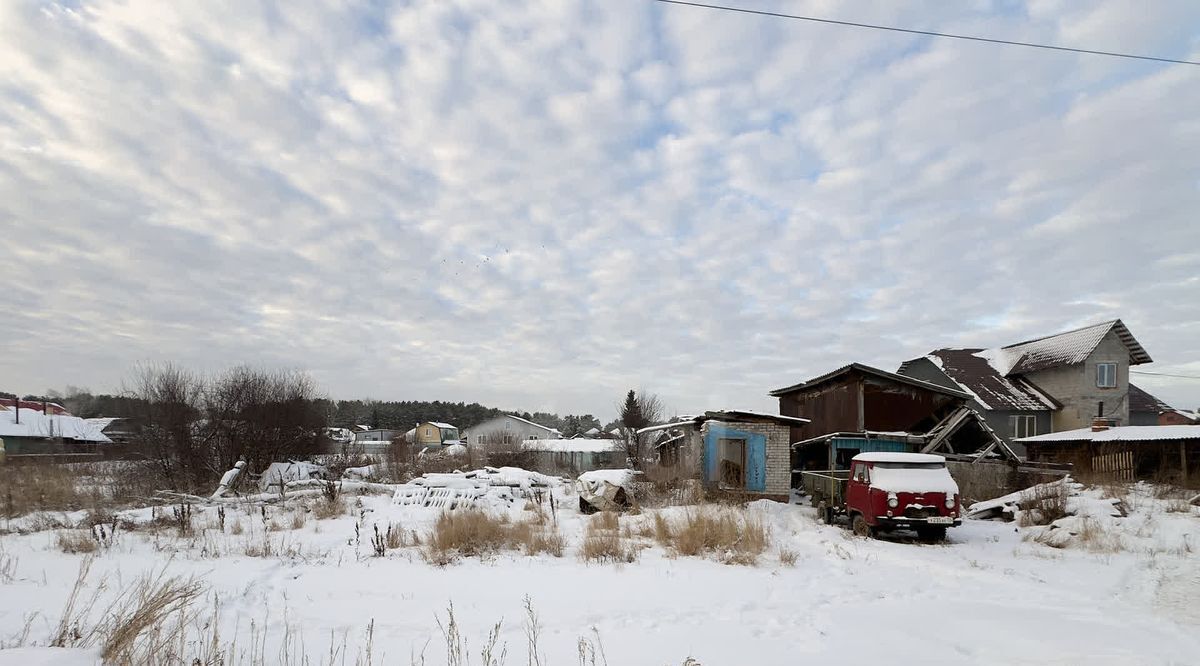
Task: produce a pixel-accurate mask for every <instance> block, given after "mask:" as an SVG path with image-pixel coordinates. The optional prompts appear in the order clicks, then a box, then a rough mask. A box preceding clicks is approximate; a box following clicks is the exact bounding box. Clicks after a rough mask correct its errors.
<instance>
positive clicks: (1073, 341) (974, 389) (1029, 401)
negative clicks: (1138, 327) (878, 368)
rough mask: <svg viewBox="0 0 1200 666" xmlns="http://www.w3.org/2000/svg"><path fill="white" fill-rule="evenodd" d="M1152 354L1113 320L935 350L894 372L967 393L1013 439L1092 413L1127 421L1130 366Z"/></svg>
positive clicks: (1087, 420) (1067, 425) (1079, 423)
mask: <svg viewBox="0 0 1200 666" xmlns="http://www.w3.org/2000/svg"><path fill="white" fill-rule="evenodd" d="M1150 361H1151V359H1150V355H1149V354H1148V353H1146V350H1145V349H1143V348H1142V345H1141V344H1139V343H1138V341H1137V340H1136V339H1135V338H1134V337H1133V334H1132V333H1130V332H1129V329H1128V328H1126V327H1125V324H1123V323H1121V320H1120V319H1115V320H1113V321H1107V322H1104V323H1101V324H1093V325H1091V326H1085V327H1083V328H1079V329H1075V330H1073V331H1066V332H1064V333H1056V334H1054V335H1048V336H1046V337H1042V338H1037V339H1034V340H1027V341H1025V342H1018V343H1016V344H1012V345H1007V346H1005V347H998V348H995V349H937V350H934V351H932V352H930V353H929V354H927V355H926V356H923V357H921V358H916V359H912V360H910V361H905V362H904V363H903V364H901V365H900V369H899V370H898V373H899V374H901V375H906V376H909V377H914V378H916V379H923V380H925V381H927V382H932V383H934V384H940V385H942V386H946V387H950V388H954V389H958V390H960V391H963V392H965V393H967V394H969V395H970V396H971V398H972V403H973V407H974V408H975V409H976V411H978V412H979V413H981V414H983V416H984V417H985V418H986V419H987V421H988V425H990V426H991V427H992V429H993V430H995V431H996V433H997V434H999V435H1000V436H1001V437H1003V438H1004V439H1005V440H1006V441H1008V442H1010V443H1011V442H1012V441H1013V440H1014V439H1017V438H1020V437H1030V436H1033V435H1039V434H1044V433H1048V432H1059V431H1062V430H1074V429H1076V428H1084V427H1088V426H1090V425H1091V424H1092V422H1093V420H1094V419H1096V418H1097V417H1103V418H1105V419H1108V420H1109V421H1110V422H1111V423H1112V424H1113V425H1128V424H1129V423H1130V400H1129V368H1130V367H1131V366H1134V365H1141V364H1143V363H1149V362H1150ZM1014 449H1016V451H1017V453H1018V454H1021V455H1023V454H1024V452H1023V451H1022V450H1020V449H1021V447H1020V446H1014Z"/></svg>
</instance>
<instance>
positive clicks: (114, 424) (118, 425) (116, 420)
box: [84, 416, 137, 446]
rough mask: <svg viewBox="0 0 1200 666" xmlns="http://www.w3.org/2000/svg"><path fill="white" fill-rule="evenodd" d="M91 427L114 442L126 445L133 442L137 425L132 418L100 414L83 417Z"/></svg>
mask: <svg viewBox="0 0 1200 666" xmlns="http://www.w3.org/2000/svg"><path fill="white" fill-rule="evenodd" d="M84 420H85V421H87V422H88V423H89V424H90V425H91V426H92V427H94V428H96V429H97V430H99V431H100V432H102V433H104V436H105V437H107V438H109V439H110V440H112V442H113V443H114V444H119V445H122V446H128V445H129V444H131V443H132V442H133V438H134V436H135V435H137V427H136V426H135V425H134V422H133V420H132V419H127V418H121V417H115V416H102V417H97V418H90V419H84Z"/></svg>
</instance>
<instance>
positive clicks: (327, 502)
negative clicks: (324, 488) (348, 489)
mask: <svg viewBox="0 0 1200 666" xmlns="http://www.w3.org/2000/svg"><path fill="white" fill-rule="evenodd" d="M329 485H330V486H332V485H333V484H329ZM312 511H313V516H315V517H316V519H317V520H329V519H330V518H339V517H341V516H344V515H346V502H345V500H343V499H342V498H341V496H340V495H338V496H335V497H334V498H332V499H330V498H329V497H322V498H321V499H320V500H318V501H317V502H316V503H315V504H313V507H312Z"/></svg>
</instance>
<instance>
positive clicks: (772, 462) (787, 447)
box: [704, 421, 792, 496]
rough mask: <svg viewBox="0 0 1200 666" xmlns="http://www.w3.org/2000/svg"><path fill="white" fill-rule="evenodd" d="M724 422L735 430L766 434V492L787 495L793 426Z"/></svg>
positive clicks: (789, 481) (790, 476) (789, 485)
mask: <svg viewBox="0 0 1200 666" xmlns="http://www.w3.org/2000/svg"><path fill="white" fill-rule="evenodd" d="M722 423H723V425H726V426H728V427H730V428H733V429H735V430H742V431H745V432H752V433H755V434H761V435H766V437H767V456H766V465H767V479H766V490H765V491H764V492H765V493H766V494H767V495H783V496H786V495H787V494H788V493H789V492H790V491H791V487H792V450H791V428H789V427H788V426H786V425H779V424H776V423H750V422H746V421H724V422H722ZM707 426H708V424H707V423H706V424H705V432H704V435H707V434H708V432H707Z"/></svg>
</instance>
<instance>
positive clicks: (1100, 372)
mask: <svg viewBox="0 0 1200 666" xmlns="http://www.w3.org/2000/svg"><path fill="white" fill-rule="evenodd" d="M1106 368H1111V372H1108V373H1107V376H1106V373H1105V372H1104V371H1105V369H1106ZM1105 379H1108V380H1109V381H1110V382H1112V383H1111V384H1106V383H1104V380H1105ZM1096 387H1097V388H1116V387H1117V364H1116V363H1097V364H1096Z"/></svg>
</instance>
